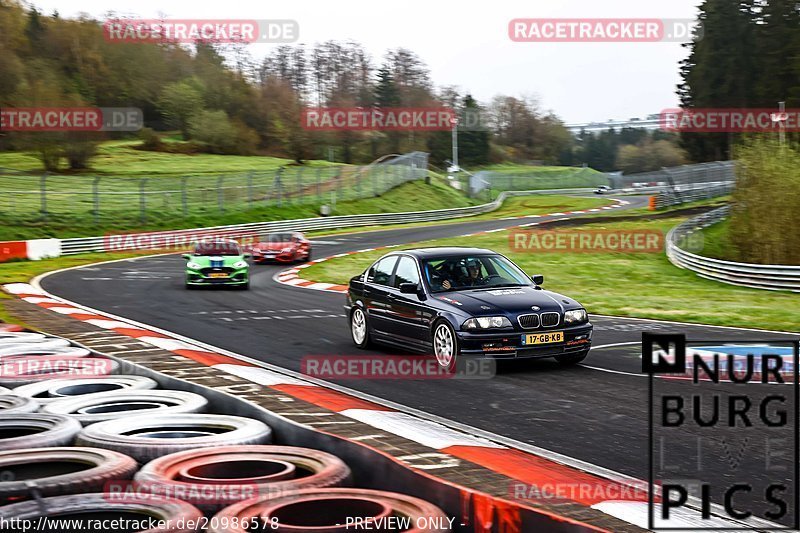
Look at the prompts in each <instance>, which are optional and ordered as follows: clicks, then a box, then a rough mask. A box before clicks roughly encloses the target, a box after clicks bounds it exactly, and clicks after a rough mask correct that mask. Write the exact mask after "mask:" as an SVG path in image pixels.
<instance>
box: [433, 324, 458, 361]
mask: <svg viewBox="0 0 800 533" xmlns="http://www.w3.org/2000/svg"><path fill="white" fill-rule="evenodd" d="M458 352H459V348H458V337H456V332H455V330H454V329H453V326H451V325H450V323H449V322H447V321H446V320H440V321H439V322H437V323H436V326H435V327H434V328H433V355H434V356H435V357H436V362H437V363H439V366H440V367H442V368H443V369H445V370H447V371H448V372H452V371H453V370H454V369H455V367H456V359H458V355H459V353H458Z"/></svg>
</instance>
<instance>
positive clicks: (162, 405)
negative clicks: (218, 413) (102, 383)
mask: <svg viewBox="0 0 800 533" xmlns="http://www.w3.org/2000/svg"><path fill="white" fill-rule="evenodd" d="M148 406H149V407H148ZM207 406H208V400H206V399H205V398H204V397H203V396H201V395H199V394H195V393H193V392H184V391H174V390H141V391H117V392H110V393H107V394H92V395H86V396H78V397H76V398H65V399H63V400H58V401H55V402H53V403H49V404H47V405H45V406H44V407H43V408H42V412H43V413H53V414H57V415H69V416H72V417H75V418H76V419H78V421H79V422H81V423H82V424H83V425H84V426H86V425H89V424H93V423H95V422H104V421H106V420H115V419H122V418H130V417H133V416H140V415H148V416H154V415H162V414H180V413H199V412H202V411H204V410H205V409H206V407H207Z"/></svg>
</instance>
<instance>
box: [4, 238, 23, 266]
mask: <svg viewBox="0 0 800 533" xmlns="http://www.w3.org/2000/svg"><path fill="white" fill-rule="evenodd" d="M27 258H28V243H27V242H25V241H2V242H0V263H3V262H5V261H8V260H9V259H27Z"/></svg>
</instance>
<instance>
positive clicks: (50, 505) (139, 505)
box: [0, 484, 203, 533]
mask: <svg viewBox="0 0 800 533" xmlns="http://www.w3.org/2000/svg"><path fill="white" fill-rule="evenodd" d="M120 486H121V488H123V489H124V488H125V487H123V486H122V485H121V484H120ZM98 515H101V516H105V517H108V518H109V523H122V519H124V518H130V516H131V515H134V516H141V520H142V521H143V522H144V520H147V519H152V520H153V522H154V523H155V524H159V526H158V527H156V528H155V529H147V530H144V531H143V532H142V533H195V532H196V531H198V529H199V527H191V526H192V525H197V526H199V524H200V523H201V521H202V519H203V514H202V513H201V512H200V510H199V509H198V508H197V507H195V506H193V505H190V504H188V503H186V502H182V501H181V500H176V499H174V498H163V497H160V496H151V495H147V494H144V495H139V494H135V493H134V494H129V493H124V492H123V493H121V494H118V495H114V494H109V493H100V492H96V493H92V494H70V495H66V496H51V497H49V498H41V499H39V500H36V501H23V502H17V503H12V504H11V505H6V506H4V507H0V518H2V519H3V521H4V522H8V523H14V522H17V523H26V522H25V521H31V522H32V523H34V524H36V523H39V522H41V523H43V524H48V525H49V524H55V523H57V522H58V520H59V519H63V517H65V516H70V517H76V516H77V517H79V518H78V519H77V520H80V517H83V518H88V517H94V516H98ZM48 517H52V519H51V520H47V518H48ZM77 520H76V521H77ZM67 521H69V520H67V519H65V522H67ZM31 522H27V523H31ZM162 526H163V527H162ZM59 530H60V528H59ZM126 530H127V528H126Z"/></svg>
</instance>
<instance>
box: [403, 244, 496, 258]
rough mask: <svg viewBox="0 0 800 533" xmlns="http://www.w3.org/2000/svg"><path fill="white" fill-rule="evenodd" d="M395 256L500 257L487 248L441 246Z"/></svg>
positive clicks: (413, 250) (404, 252)
mask: <svg viewBox="0 0 800 533" xmlns="http://www.w3.org/2000/svg"><path fill="white" fill-rule="evenodd" d="M392 253H393V254H399V253H403V254H407V255H411V256H414V257H416V258H417V259H430V258H432V257H437V258H438V257H456V256H461V255H500V254H498V253H497V252H495V251H493V250H487V249H486V248H468V247H460V246H441V247H434V248H411V249H409V250H399V251H397V252H392Z"/></svg>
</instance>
